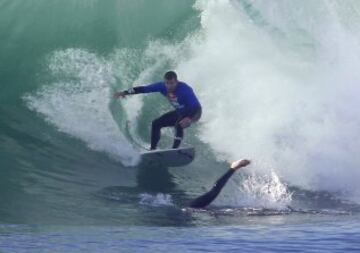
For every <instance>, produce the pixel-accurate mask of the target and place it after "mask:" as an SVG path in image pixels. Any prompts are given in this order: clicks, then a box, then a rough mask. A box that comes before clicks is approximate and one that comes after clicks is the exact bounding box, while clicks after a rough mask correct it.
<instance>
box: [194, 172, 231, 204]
mask: <svg viewBox="0 0 360 253" xmlns="http://www.w3.org/2000/svg"><path fill="white" fill-rule="evenodd" d="M234 172H235V170H233V169H229V170H228V171H227V172H225V174H224V175H222V177H221V178H219V179H218V180H217V181H216V183H215V185H214V187H213V188H212V189H211V190H210V191H208V192H207V193H205V194H203V195H201V196H200V197H197V198H196V199H194V200H193V201H191V202H190V204H189V207H192V208H204V207H206V206H207V205H209V204H210V203H211V202H213V200H214V199H215V198H216V197H217V196H218V195H219V193H220V192H221V189H222V188H223V187H224V186H225V184H226V182H227V181H228V180H229V178H230V177H231V176H232V174H234Z"/></svg>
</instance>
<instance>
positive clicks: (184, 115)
mask: <svg viewBox="0 0 360 253" xmlns="http://www.w3.org/2000/svg"><path fill="white" fill-rule="evenodd" d="M151 92H160V93H161V94H162V95H164V96H165V97H166V98H167V99H168V100H169V102H170V104H171V105H172V106H173V107H174V108H175V110H173V111H170V112H167V113H165V114H163V115H162V116H160V117H159V118H157V119H155V120H153V122H152V125H151V146H150V149H151V150H154V149H156V147H157V144H158V142H159V140H160V134H161V128H163V127H175V138H174V143H173V146H172V148H178V147H179V146H180V144H181V140H182V138H183V136H184V128H187V127H189V126H190V125H191V124H192V123H194V122H197V121H198V120H199V119H200V117H201V105H200V103H199V100H198V99H197V97H196V96H195V94H194V91H193V89H192V88H191V87H190V86H189V85H188V84H186V83H185V82H182V81H179V80H178V79H177V75H176V73H175V72H174V71H168V72H166V73H165V75H164V80H163V81H160V82H156V83H152V84H149V85H146V86H137V87H132V88H130V89H128V90H125V91H117V92H115V93H114V97H115V98H119V97H121V98H124V97H126V96H127V95H132V94H139V93H151Z"/></svg>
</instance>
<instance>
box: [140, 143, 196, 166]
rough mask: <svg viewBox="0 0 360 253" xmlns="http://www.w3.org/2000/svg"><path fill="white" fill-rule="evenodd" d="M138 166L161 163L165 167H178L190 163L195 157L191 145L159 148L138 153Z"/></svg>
mask: <svg viewBox="0 0 360 253" xmlns="http://www.w3.org/2000/svg"><path fill="white" fill-rule="evenodd" d="M140 156H141V161H140V166H151V165H162V166H166V167H180V166H184V165H187V164H189V163H191V162H192V161H193V160H194V158H195V149H194V148H193V147H183V148H177V149H159V150H150V151H145V152H141V153H140Z"/></svg>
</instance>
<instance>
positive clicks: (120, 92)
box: [114, 91, 126, 98]
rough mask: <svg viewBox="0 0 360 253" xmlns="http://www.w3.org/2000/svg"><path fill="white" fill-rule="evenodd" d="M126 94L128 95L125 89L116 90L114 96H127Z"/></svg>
mask: <svg viewBox="0 0 360 253" xmlns="http://www.w3.org/2000/svg"><path fill="white" fill-rule="evenodd" d="M125 96H126V93H125V91H115V92H114V98H119V97H121V98H125Z"/></svg>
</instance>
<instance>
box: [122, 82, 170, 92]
mask: <svg viewBox="0 0 360 253" xmlns="http://www.w3.org/2000/svg"><path fill="white" fill-rule="evenodd" d="M162 89H164V84H163V83H162V82H157V83H152V84H149V85H146V86H136V87H132V88H130V89H128V90H126V91H125V94H126V95H131V94H139V93H151V92H161V91H162Z"/></svg>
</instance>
